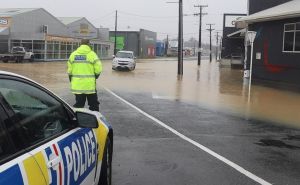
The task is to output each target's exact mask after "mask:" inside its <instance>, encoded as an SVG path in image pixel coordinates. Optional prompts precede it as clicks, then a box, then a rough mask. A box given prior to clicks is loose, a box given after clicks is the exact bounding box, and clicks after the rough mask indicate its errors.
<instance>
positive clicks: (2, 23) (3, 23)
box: [0, 17, 11, 27]
mask: <svg viewBox="0 0 300 185" xmlns="http://www.w3.org/2000/svg"><path fill="white" fill-rule="evenodd" d="M10 25H11V18H10V17H0V27H10Z"/></svg>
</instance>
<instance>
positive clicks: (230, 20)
mask: <svg viewBox="0 0 300 185" xmlns="http://www.w3.org/2000/svg"><path fill="white" fill-rule="evenodd" d="M245 16H246V14H224V17H223V38H222V53H221V57H222V58H231V56H242V55H243V54H244V48H245V47H244V37H240V36H233V37H228V35H229V34H232V33H234V32H236V31H238V30H239V29H237V28H236V27H235V24H234V21H235V20H236V19H237V18H239V17H245Z"/></svg>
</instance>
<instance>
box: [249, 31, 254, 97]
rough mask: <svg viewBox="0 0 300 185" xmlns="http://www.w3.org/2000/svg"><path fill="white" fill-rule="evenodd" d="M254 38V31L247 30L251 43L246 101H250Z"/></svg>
mask: <svg viewBox="0 0 300 185" xmlns="http://www.w3.org/2000/svg"><path fill="white" fill-rule="evenodd" d="M255 38H256V32H255V31H248V32H247V39H248V40H249V42H250V44H251V57H250V78H249V96H248V102H249V101H250V92H251V83H252V66H253V43H254V40H255Z"/></svg>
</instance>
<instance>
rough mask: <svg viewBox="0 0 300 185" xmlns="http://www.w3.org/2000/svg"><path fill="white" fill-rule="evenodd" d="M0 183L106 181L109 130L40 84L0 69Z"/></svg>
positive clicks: (102, 184)
mask: <svg viewBox="0 0 300 185" xmlns="http://www.w3.org/2000/svg"><path fill="white" fill-rule="evenodd" d="M0 133H1V134H0V149H1V150H0V184H3V185H4V184H13V185H22V184H28V185H31V184H36V185H42V184H43V185H46V184H47V185H48V184H74V185H76V184H82V185H96V184H98V185H111V175H112V173H111V172H112V171H111V164H112V153H113V130H112V127H111V126H110V124H109V123H108V122H107V121H106V120H105V118H104V117H103V116H102V115H101V114H100V113H99V112H95V111H89V110H87V109H73V108H72V107H70V106H69V105H68V104H67V103H65V102H64V101H63V100H62V99H60V98H59V97H58V96H56V95H54V94H53V93H52V92H50V91H49V90H48V89H46V88H45V87H43V86H41V85H39V84H37V83H36V82H34V81H32V80H30V79H27V78H25V77H22V76H19V75H16V74H13V73H8V72H4V71H0Z"/></svg>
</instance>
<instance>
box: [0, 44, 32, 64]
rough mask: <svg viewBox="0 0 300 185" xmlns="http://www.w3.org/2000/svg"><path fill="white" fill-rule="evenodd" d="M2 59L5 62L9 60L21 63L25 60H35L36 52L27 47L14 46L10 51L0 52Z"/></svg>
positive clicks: (0, 58)
mask: <svg viewBox="0 0 300 185" xmlns="http://www.w3.org/2000/svg"><path fill="white" fill-rule="evenodd" d="M0 60H2V61H3V62H4V63H7V62H8V61H16V63H21V62H22V61H23V60H28V61H30V62H33V61H34V53H33V52H31V51H28V50H27V49H26V48H25V47H22V46H14V47H12V49H11V52H10V53H6V54H0Z"/></svg>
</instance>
